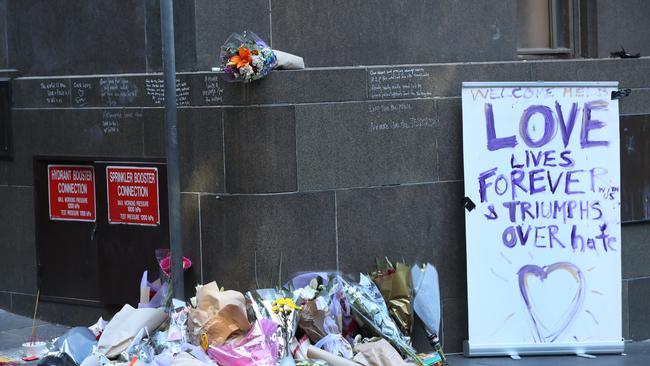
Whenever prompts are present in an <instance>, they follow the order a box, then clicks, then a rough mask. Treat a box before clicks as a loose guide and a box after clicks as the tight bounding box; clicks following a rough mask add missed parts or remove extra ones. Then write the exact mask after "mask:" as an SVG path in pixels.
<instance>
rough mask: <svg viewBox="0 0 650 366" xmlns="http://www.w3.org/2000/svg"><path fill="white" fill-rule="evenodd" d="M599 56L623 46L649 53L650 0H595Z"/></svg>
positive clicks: (645, 53)
mask: <svg viewBox="0 0 650 366" xmlns="http://www.w3.org/2000/svg"><path fill="white" fill-rule="evenodd" d="M597 3H598V11H597V13H598V36H597V39H598V57H609V54H610V52H617V51H620V50H621V47H624V48H625V50H626V51H627V52H628V53H641V55H648V54H650V42H648V39H650V27H648V26H647V24H648V16H650V3H649V2H648V1H645V0H598V1H597Z"/></svg>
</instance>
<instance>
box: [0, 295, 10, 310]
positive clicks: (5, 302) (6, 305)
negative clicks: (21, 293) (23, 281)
mask: <svg viewBox="0 0 650 366" xmlns="http://www.w3.org/2000/svg"><path fill="white" fill-rule="evenodd" d="M0 309H6V310H9V309H11V293H10V292H7V291H0Z"/></svg>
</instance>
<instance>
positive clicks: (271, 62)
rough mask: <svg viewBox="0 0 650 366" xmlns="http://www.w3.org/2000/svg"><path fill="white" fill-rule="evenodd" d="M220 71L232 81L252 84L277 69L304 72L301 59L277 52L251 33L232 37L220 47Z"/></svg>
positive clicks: (246, 32) (232, 35)
mask: <svg viewBox="0 0 650 366" xmlns="http://www.w3.org/2000/svg"><path fill="white" fill-rule="evenodd" d="M220 60H221V67H220V68H219V70H220V71H223V72H224V73H225V74H226V76H227V78H228V80H229V81H242V82H247V83H250V82H252V81H255V80H258V79H261V78H263V77H265V76H267V75H268V74H270V73H271V71H272V70H273V69H275V68H284V69H303V68H305V64H304V62H303V60H302V57H298V56H295V55H292V54H289V53H286V52H282V51H275V50H272V49H271V47H269V45H268V44H266V42H264V41H263V40H262V39H261V38H260V37H258V36H257V35H256V34H255V33H253V32H251V31H244V32H243V33H242V34H239V33H233V34H231V35H230V36H229V37H228V39H226V42H225V43H224V44H223V46H221V56H220Z"/></svg>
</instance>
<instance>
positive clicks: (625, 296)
mask: <svg viewBox="0 0 650 366" xmlns="http://www.w3.org/2000/svg"><path fill="white" fill-rule="evenodd" d="M621 290H622V291H621V292H622V294H621V296H622V302H621V304H622V308H623V314H622V316H621V317H622V322H623V338H624V339H630V303H629V291H628V281H626V280H623V284H622V287H621Z"/></svg>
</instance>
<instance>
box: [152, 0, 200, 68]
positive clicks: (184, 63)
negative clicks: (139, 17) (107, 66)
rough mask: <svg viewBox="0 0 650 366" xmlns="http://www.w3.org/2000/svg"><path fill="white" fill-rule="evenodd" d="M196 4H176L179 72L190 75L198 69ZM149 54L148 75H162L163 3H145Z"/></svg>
mask: <svg viewBox="0 0 650 366" xmlns="http://www.w3.org/2000/svg"><path fill="white" fill-rule="evenodd" d="M194 3H195V2H194V1H174V2H173V7H174V48H175V49H176V70H177V71H188V70H194V69H195V67H196V38H197V37H196V36H197V34H196V27H195V4H194ZM144 8H145V18H146V21H145V23H144V26H145V35H144V37H145V51H146V64H147V68H146V71H147V72H152V71H162V65H163V60H162V37H161V25H160V1H158V0H144Z"/></svg>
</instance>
